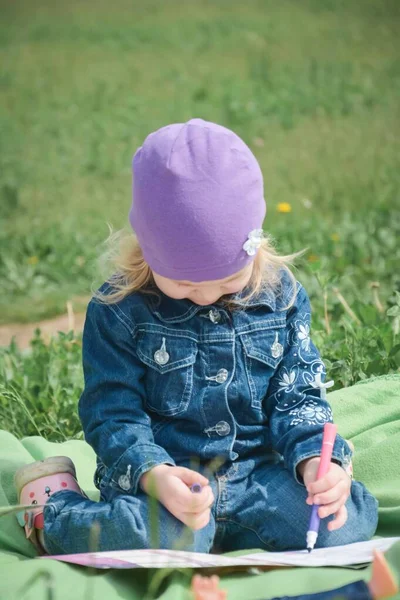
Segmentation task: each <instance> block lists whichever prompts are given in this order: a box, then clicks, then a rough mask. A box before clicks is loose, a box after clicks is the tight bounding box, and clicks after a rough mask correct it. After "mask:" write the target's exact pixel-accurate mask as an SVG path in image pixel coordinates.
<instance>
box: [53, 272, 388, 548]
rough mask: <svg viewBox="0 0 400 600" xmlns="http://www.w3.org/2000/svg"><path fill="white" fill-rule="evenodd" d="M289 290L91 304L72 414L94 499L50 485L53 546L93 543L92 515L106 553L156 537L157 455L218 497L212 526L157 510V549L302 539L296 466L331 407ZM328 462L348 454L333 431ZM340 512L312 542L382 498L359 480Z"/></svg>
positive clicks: (329, 539) (343, 537)
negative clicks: (189, 523)
mask: <svg viewBox="0 0 400 600" xmlns="http://www.w3.org/2000/svg"><path fill="white" fill-rule="evenodd" d="M108 287H109V284H104V285H103V286H102V289H103V290H104V291H107V289H108ZM292 296H293V288H292V285H291V283H290V279H289V277H288V276H287V275H286V274H285V273H282V283H281V286H280V288H279V291H277V292H275V293H273V292H272V291H269V290H266V291H263V292H262V293H261V294H260V295H259V296H258V297H257V298H256V299H253V300H252V301H251V302H250V303H248V304H246V305H243V308H241V309H240V310H228V309H227V308H226V307H224V305H223V303H221V302H220V301H219V302H217V303H215V304H214V305H209V306H199V305H196V304H194V303H192V302H191V301H189V300H174V299H171V298H169V297H168V296H166V295H164V294H163V293H162V292H159V293H158V296H154V295H149V294H140V293H135V294H131V295H130V296H128V297H126V298H125V299H124V300H122V301H121V302H119V303H118V304H112V305H104V304H100V303H99V302H97V301H95V300H92V301H91V302H90V303H89V306H88V311H87V317H86V323H85V328H84V335H83V367H84V375H85V389H84V392H83V394H82V396H81V399H80V403H79V415H80V419H81V421H82V425H83V430H84V434H85V439H86V441H87V442H88V443H89V444H90V445H91V446H92V447H93V449H94V450H95V452H96V455H97V470H96V473H95V484H96V486H97V487H98V488H99V489H100V492H101V502H100V503H94V502H91V501H90V500H87V499H84V498H82V497H80V496H79V495H77V494H75V493H74V492H68V491H60V492H57V493H55V494H54V495H53V496H52V497H51V498H50V501H49V502H48V504H47V506H46V508H45V511H44V515H45V541H46V545H47V546H48V548H49V550H50V551H52V552H83V551H87V550H88V548H89V545H88V531H89V530H90V528H91V526H92V525H93V522H95V521H96V522H97V523H98V524H99V525H100V530H101V533H100V538H99V544H100V547H99V549H101V550H106V549H109V550H111V549H123V548H133V547H136V548H145V547H150V546H151V544H152V542H151V539H150V537H151V536H150V532H149V529H150V526H149V519H150V516H149V510H150V508H149V502H150V500H149V498H148V497H147V496H146V494H145V493H144V492H143V491H142V490H141V488H140V484H139V482H140V477H141V476H142V475H143V473H145V472H146V471H148V470H149V469H151V468H152V467H154V466H155V465H158V464H162V463H166V464H170V465H181V466H186V467H189V468H192V469H194V470H198V471H199V472H202V473H204V474H206V475H207V476H208V477H209V479H210V483H211V485H212V486H213V491H214V495H215V503H214V505H213V508H212V518H211V520H210V523H209V525H208V526H206V527H205V528H203V529H202V530H199V531H196V532H193V531H191V530H188V531H186V532H185V533H184V529H185V528H184V526H183V525H182V523H180V522H179V521H177V520H176V519H175V518H174V517H173V516H172V515H171V514H169V513H168V511H166V509H164V508H163V507H162V506H159V517H158V518H159V521H158V526H157V527H156V529H158V535H159V538H158V544H159V547H163V548H170V547H175V545H176V543H177V539H178V538H180V537H182V535H184V538H185V540H186V542H184V543H183V547H182V549H185V550H196V551H201V552H209V551H211V550H215V549H216V550H220V551H228V550H237V549H244V548H255V547H261V548H264V549H270V550H283V549H288V548H293V549H295V548H304V547H305V536H306V531H307V525H308V519H309V516H310V511H311V507H310V506H308V505H307V504H306V503H305V499H306V497H307V492H306V490H305V487H304V485H303V484H302V480H301V477H300V476H299V474H298V473H297V465H298V464H299V463H300V462H301V461H302V460H304V459H306V458H309V457H312V456H318V455H319V454H320V450H321V442H322V432H323V426H324V423H326V422H331V421H332V411H331V409H330V406H329V404H328V402H327V400H326V388H325V385H326V384H325V367H324V364H323V361H322V360H321V357H320V354H319V352H318V350H317V349H316V347H315V346H314V344H313V342H312V341H311V339H310V319H311V311H310V303H309V299H308V296H307V293H306V291H305V290H304V288H303V286H302V285H301V284H300V283H298V282H297V294H296V299H295V301H294V304H293V305H292V306H291V307H290V308H289V309H287V308H286V307H287V304H288V303H289V301H290V299H291V298H292ZM236 297H237V299H238V300H240V298H241V293H239V294H237V296H236ZM216 458H218V459H219V461H220V464H219V467H217V468H216V470H215V469H213V470H212V472H210V470H209V467H210V462H211V461H213V460H214V459H216ZM332 458H333V459H334V460H335V461H336V462H337V463H339V464H340V465H342V466H343V467H346V466H348V464H349V462H350V460H351V450H350V448H349V446H348V444H347V443H346V441H345V440H344V439H343V438H342V437H340V436H339V435H338V436H337V437H336V441H335V445H334V448H333V455H332ZM347 508H348V512H349V518H348V521H347V523H346V525H345V526H343V527H342V528H340V529H339V530H337V531H335V532H328V531H327V530H326V522H327V521H329V518H328V519H324V520H323V522H322V524H321V530H320V535H319V538H318V541H317V544H316V547H318V546H326V545H338V544H343V543H350V542H356V541H361V540H366V539H369V538H370V537H371V536H372V535H373V534H374V532H375V529H376V526H377V501H376V499H375V498H374V497H373V496H371V494H370V493H369V492H368V491H367V490H366V488H365V487H364V486H363V484H361V483H359V482H356V481H353V483H352V490H351V496H350V498H349V499H348V501H347ZM68 528H69V529H68ZM67 530H68V533H67ZM182 539H183V538H182Z"/></svg>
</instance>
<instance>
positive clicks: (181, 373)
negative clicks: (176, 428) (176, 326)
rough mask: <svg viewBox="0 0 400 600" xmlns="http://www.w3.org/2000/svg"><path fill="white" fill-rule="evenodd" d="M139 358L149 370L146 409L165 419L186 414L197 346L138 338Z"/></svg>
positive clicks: (154, 337)
mask: <svg viewBox="0 0 400 600" xmlns="http://www.w3.org/2000/svg"><path fill="white" fill-rule="evenodd" d="M137 354H138V357H139V358H140V360H141V361H142V362H143V363H144V364H145V365H146V366H147V367H148V368H147V369H146V375H145V380H144V385H145V391H146V404H147V407H148V408H149V409H150V410H153V411H155V412H156V413H157V414H159V415H166V416H172V415H177V414H180V413H182V412H184V411H185V410H186V409H187V407H188V405H189V402H190V399H191V396H192V390H193V370H194V363H195V361H196V355H197V344H196V342H194V341H193V340H190V339H188V338H180V337H169V336H168V335H165V336H164V335H162V334H154V333H151V334H139V338H138V343H137Z"/></svg>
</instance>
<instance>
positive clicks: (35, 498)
mask: <svg viewBox="0 0 400 600" xmlns="http://www.w3.org/2000/svg"><path fill="white" fill-rule="evenodd" d="M60 490H72V491H74V492H79V493H80V494H81V493H82V490H81V488H80V487H79V485H78V482H77V481H76V479H75V478H74V477H73V476H72V475H71V474H70V473H55V474H54V475H45V476H43V477H39V479H35V480H34V481H30V482H29V483H27V484H26V485H25V486H24V487H23V488H22V490H21V493H20V500H19V501H20V504H26V505H28V504H31V505H32V510H29V511H28V512H29V513H31V514H32V515H33V517H32V518H33V520H34V522H31V524H30V526H31V527H36V528H39V529H42V528H43V523H42V527H40V520H38V519H37V518H36V516H37V515H39V514H42V513H43V506H42V505H43V504H46V502H47V500H48V499H49V498H50V496H52V495H53V494H54V493H55V492H59V491H60ZM36 504H37V505H39V506H42V508H34V506H35V505H36ZM28 512H25V523H26V526H25V531H26V528H27V527H29V524H28V522H27V521H28V520H29V516H28ZM26 533H27V534H28V532H26Z"/></svg>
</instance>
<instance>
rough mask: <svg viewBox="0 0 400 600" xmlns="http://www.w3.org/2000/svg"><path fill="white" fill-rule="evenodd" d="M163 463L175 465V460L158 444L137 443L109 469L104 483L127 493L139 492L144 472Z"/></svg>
mask: <svg viewBox="0 0 400 600" xmlns="http://www.w3.org/2000/svg"><path fill="white" fill-rule="evenodd" d="M162 464H169V465H171V466H175V461H174V460H173V459H172V458H171V457H170V455H169V454H168V452H166V451H165V450H164V449H163V448H161V447H160V446H157V445H156V444H140V445H137V444H135V445H134V446H131V447H130V448H128V449H127V450H126V451H125V452H124V453H123V455H122V456H121V457H120V458H119V459H118V461H117V462H116V463H115V464H114V465H113V466H112V467H111V468H109V469H108V470H107V473H106V475H105V477H104V479H105V481H104V484H105V485H110V486H111V487H113V488H116V489H117V490H118V491H120V492H125V493H126V494H137V492H138V487H139V481H140V478H141V476H142V475H143V473H146V471H149V470H150V469H152V468H153V467H155V466H156V465H162Z"/></svg>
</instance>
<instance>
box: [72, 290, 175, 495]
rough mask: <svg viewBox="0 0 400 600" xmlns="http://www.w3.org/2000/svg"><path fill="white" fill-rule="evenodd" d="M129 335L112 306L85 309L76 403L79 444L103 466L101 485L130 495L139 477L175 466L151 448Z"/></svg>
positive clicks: (140, 368)
mask: <svg viewBox="0 0 400 600" xmlns="http://www.w3.org/2000/svg"><path fill="white" fill-rule="evenodd" d="M134 329H135V328H134V324H133V323H132V322H131V321H130V319H128V318H127V317H126V315H125V314H124V313H123V312H122V311H121V310H120V308H119V307H118V306H117V305H104V304H100V303H98V302H95V301H93V300H92V301H91V302H90V303H89V306H88V311H87V315H86V321H85V326H84V332H83V351H82V354H83V373H84V380H85V387H84V391H83V393H82V396H81V398H80V401H79V417H80V419H81V422H82V427H83V431H84V434H85V439H86V441H87V442H88V443H89V444H90V445H91V446H92V448H93V449H94V451H95V452H96V454H97V456H98V458H99V459H100V460H101V461H102V463H103V464H104V465H105V467H106V471H105V478H106V479H107V482H108V483H110V484H111V485H112V486H114V487H117V488H118V489H121V490H122V491H124V492H128V493H133V494H135V493H136V492H137V488H138V484H139V479H140V477H141V475H142V474H143V473H145V472H146V471H148V470H149V469H151V468H152V467H154V466H155V465H158V464H162V463H168V464H171V465H174V464H175V463H174V461H173V460H172V458H171V457H170V456H169V455H168V453H167V452H166V451H165V450H164V449H163V448H162V447H161V446H158V445H157V444H156V443H155V442H154V437H153V433H152V429H151V419H150V416H149V415H148V414H147V413H146V410H145V389H144V376H145V370H144V365H143V364H142V363H141V362H140V361H139V359H138V358H137V356H136V353H135V345H134V334H135V331H134Z"/></svg>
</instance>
